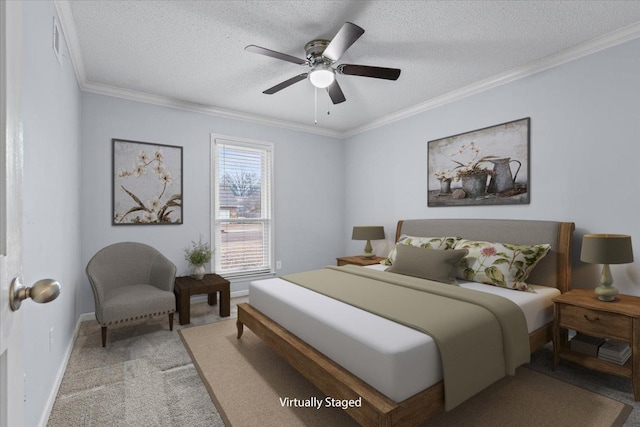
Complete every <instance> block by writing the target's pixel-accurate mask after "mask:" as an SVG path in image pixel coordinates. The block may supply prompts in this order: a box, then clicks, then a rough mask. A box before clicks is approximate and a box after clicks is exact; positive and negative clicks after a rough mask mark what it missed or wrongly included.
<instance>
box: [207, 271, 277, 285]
mask: <svg viewBox="0 0 640 427" xmlns="http://www.w3.org/2000/svg"><path fill="white" fill-rule="evenodd" d="M218 274H220V276H222V277H224V278H225V279H227V280H228V281H229V282H231V283H234V282H250V281H252V280H261V279H271V278H274V277H276V273H275V272H269V273H246V274H242V273H227V274H224V273H218Z"/></svg>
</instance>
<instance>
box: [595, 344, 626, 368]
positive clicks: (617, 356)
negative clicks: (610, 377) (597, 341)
mask: <svg viewBox="0 0 640 427" xmlns="http://www.w3.org/2000/svg"><path fill="white" fill-rule="evenodd" d="M630 357H631V348H630V347H629V344H625V343H622V342H616V341H607V342H605V343H604V344H602V345H601V346H600V350H598V359H602V360H606V361H607V362H611V363H616V364H618V365H624V364H625V363H626V362H627V360H629V358H630Z"/></svg>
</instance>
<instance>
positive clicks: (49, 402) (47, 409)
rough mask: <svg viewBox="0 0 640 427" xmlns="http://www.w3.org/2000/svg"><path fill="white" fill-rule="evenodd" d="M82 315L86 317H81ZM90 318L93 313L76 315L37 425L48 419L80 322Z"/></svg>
mask: <svg viewBox="0 0 640 427" xmlns="http://www.w3.org/2000/svg"><path fill="white" fill-rule="evenodd" d="M83 317H86V318H85V319H83ZM91 318H93V319H95V318H96V317H95V314H94V313H86V314H81V315H80V316H78V320H77V322H76V327H75V329H74V331H73V336H72V338H71V341H70V342H69V345H67V350H66V351H65V353H64V358H63V360H62V364H61V365H60V368H59V369H58V374H57V375H56V380H55V382H54V384H53V388H52V389H51V393H49V398H48V399H47V405H46V407H45V410H44V412H43V413H42V418H40V422H39V423H38V426H39V427H46V425H47V422H48V421H49V416H50V415H51V410H52V409H53V404H54V403H55V401H56V396H58V391H59V390H60V385H61V384H62V378H63V377H64V373H65V372H66V371H67V365H68V364H69V359H70V358H71V352H72V351H73V346H74V345H75V343H76V339H77V338H78V332H79V330H80V323H81V322H83V321H84V320H90V319H91Z"/></svg>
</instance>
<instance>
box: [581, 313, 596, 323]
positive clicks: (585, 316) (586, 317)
mask: <svg viewBox="0 0 640 427" xmlns="http://www.w3.org/2000/svg"><path fill="white" fill-rule="evenodd" d="M584 318H585V319H587V320H588V321H589V322H599V321H600V318H599V317H594V318H593V319H591V318H589V316H587V315H586V314H585V315H584Z"/></svg>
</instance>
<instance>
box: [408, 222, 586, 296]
mask: <svg viewBox="0 0 640 427" xmlns="http://www.w3.org/2000/svg"><path fill="white" fill-rule="evenodd" d="M574 229H575V225H574V223H572V222H556V221H528V220H513V219H410V220H401V221H398V227H397V229H396V241H398V239H399V238H400V236H401V235H402V234H406V235H409V236H423V237H440V236H457V237H462V238H463V239H470V240H485V241H489V242H500V243H512V244H518V245H533V244H539V243H549V244H550V245H551V250H550V251H549V253H548V254H547V256H546V257H544V258H543V259H542V260H541V261H540V263H539V264H538V265H536V267H535V268H534V270H533V271H532V272H531V275H530V276H529V279H528V280H527V282H529V283H532V284H536V285H543V286H550V287H553V288H558V289H559V290H560V292H567V291H568V290H569V289H570V288H571V240H572V237H573V230H574Z"/></svg>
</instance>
